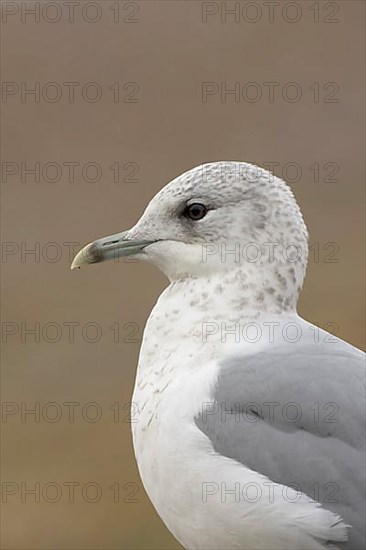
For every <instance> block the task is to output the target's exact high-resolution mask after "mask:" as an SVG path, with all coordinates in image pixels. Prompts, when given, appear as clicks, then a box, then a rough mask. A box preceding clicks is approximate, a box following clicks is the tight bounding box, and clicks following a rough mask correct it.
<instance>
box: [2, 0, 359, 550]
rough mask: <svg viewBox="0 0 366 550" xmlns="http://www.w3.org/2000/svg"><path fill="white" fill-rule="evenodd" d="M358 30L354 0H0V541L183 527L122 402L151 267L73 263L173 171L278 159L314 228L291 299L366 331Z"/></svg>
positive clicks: (20, 545) (149, 292) (140, 537)
mask: <svg viewBox="0 0 366 550" xmlns="http://www.w3.org/2000/svg"><path fill="white" fill-rule="evenodd" d="M364 36H365V30H364V4H363V2H358V1H347V2H346V1H336V2H308V1H298V2H283V1H281V2H256V1H255V2H200V1H154V0H148V1H138V2H124V1H123V2H122V1H121V2H118V1H112V0H111V1H109V0H106V1H98V2H84V1H83V0H79V1H78V2H63V1H61V0H60V1H57V2H11V1H6V2H5V1H4V2H2V24H1V50H2V54H1V55H2V90H1V92H2V95H1V108H2V139H3V142H2V150H1V153H2V158H1V161H2V164H1V169H2V183H1V185H2V199H3V200H2V209H3V210H2V214H3V216H2V224H3V225H2V240H3V246H2V272H3V276H2V282H3V294H2V322H3V324H2V342H3V343H2V349H3V355H2V387H3V395H2V398H3V410H2V424H1V428H2V443H3V445H2V500H3V503H2V535H1V536H2V541H1V543H2V548H4V549H9V550H10V549H17V550H18V549H19V550H20V549H22V550H30V549H37V550H40V549H41V550H43V549H57V550H66V549H69V550H71V549H72V550H81V549H83V550H91V549H97V548H98V549H99V548H100V549H111V550H112V549H113V550H117V549H154V548H156V549H157V548H179V545H178V544H177V543H176V541H175V540H174V539H173V537H172V536H171V535H170V534H169V532H168V531H167V529H166V528H165V527H164V525H163V524H162V522H161V521H160V519H159V517H158V516H157V514H156V513H155V511H154V509H153V507H152V505H151V504H150V502H149V500H148V499H147V497H146V495H145V493H144V490H143V488H142V486H141V482H140V479H139V475H138V472H137V468H136V464H135V460H134V457H133V451H132V443H131V435H130V418H129V414H128V409H129V405H128V403H129V401H130V399H131V394H132V389H133V383H134V374H135V367H136V363H137V358H138V352H139V346H140V342H141V337H142V331H143V327H144V323H145V320H146V318H147V317H148V315H149V312H150V310H151V308H152V306H153V304H154V302H155V300H156V298H157V296H158V295H159V293H160V292H161V291H162V289H163V288H164V287H165V285H166V284H167V281H166V280H165V278H164V276H163V275H162V274H160V273H159V272H158V271H157V270H155V269H154V268H153V267H152V266H149V265H144V264H141V263H136V262H131V261H129V262H127V261H126V262H119V263H118V264H114V263H113V262H110V263H107V264H102V265H97V266H92V267H90V268H88V269H85V270H81V271H77V272H75V271H74V272H71V271H70V269H69V265H70V261H71V258H72V255H73V252H74V251H76V250H78V249H79V247H80V246H81V245H84V244H85V243H87V242H89V241H91V240H93V239H95V238H97V237H100V236H104V235H108V234H111V233H114V232H117V231H120V230H123V229H124V228H128V227H130V226H131V225H132V224H134V223H135V222H136V220H137V219H138V217H139V216H140V214H141V212H142V211H143V209H144V207H145V205H146V204H147V202H148V201H149V200H150V199H151V197H153V196H154V194H155V193H156V192H157V191H158V190H159V189H160V188H161V187H162V186H163V185H164V184H165V183H167V182H168V181H169V180H171V179H172V178H173V177H175V176H177V175H178V174H180V173H181V172H184V171H185V170H187V169H189V168H191V167H193V166H195V165H197V164H201V163H202V162H207V161H213V160H243V161H248V162H253V163H256V164H259V165H262V166H267V167H268V166H272V169H273V170H274V172H275V173H276V174H277V175H279V176H281V177H284V178H285V179H287V181H288V182H289V183H290V185H291V187H292V189H293V191H294V192H295V195H296V197H297V199H298V201H299V203H300V205H301V208H302V211H303V213H304V217H305V220H306V222H307V225H308V227H309V230H310V243H311V253H310V263H309V268H308V272H307V278H306V283H305V287H304V290H303V292H302V295H301V300H300V305H299V311H300V314H301V315H302V316H304V317H305V318H307V319H309V320H311V321H312V322H314V323H319V324H320V325H321V326H324V327H326V328H327V327H328V330H331V331H335V332H336V333H337V334H338V335H339V336H340V337H342V338H344V339H345V340H347V341H349V342H351V343H352V344H354V345H356V346H359V347H363V330H362V325H363V307H364V299H363V248H364V242H363V223H364V217H363V202H364V196H363V180H364V153H363V151H364V141H363V135H364V122H363V120H364V111H363V101H364V99H363V97H364V69H363V63H364V53H363V51H364ZM32 411H33V412H32ZM132 420H133V421H134V420H137V418H132Z"/></svg>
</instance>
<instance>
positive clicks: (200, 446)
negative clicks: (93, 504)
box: [71, 161, 365, 550]
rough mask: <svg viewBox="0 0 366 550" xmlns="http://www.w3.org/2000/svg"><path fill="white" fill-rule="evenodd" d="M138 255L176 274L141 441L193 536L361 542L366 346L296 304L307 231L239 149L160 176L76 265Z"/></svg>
mask: <svg viewBox="0 0 366 550" xmlns="http://www.w3.org/2000/svg"><path fill="white" fill-rule="evenodd" d="M125 256H132V257H134V258H136V259H137V260H142V261H147V262H150V263H152V264H154V265H155V266H157V267H158V268H159V269H160V270H161V271H162V272H163V273H164V274H165V275H166V277H167V278H168V284H167V287H166V288H165V289H164V291H163V292H162V294H161V295H160V297H159V298H158V300H157V302H156V304H155V306H154V308H153V310H152V312H151V314H150V316H149V318H148V320H147V323H146V326H145V330H144V336H143V341H142V345H141V350H140V355H139V360H138V366H137V373H136V380H135V387H134V392H133V398H132V402H133V406H134V407H135V409H134V410H136V408H137V410H138V422H136V423H134V424H132V435H133V446H134V452H135V457H136V461H137V465H138V469H139V473H140V476H141V479H142V482H143V485H144V487H145V489H146V492H147V494H148V496H149V498H150V500H151V501H152V503H153V505H154V507H155V509H156V510H157V512H158V514H159V516H160V517H161V519H162V520H163V522H164V523H165V525H166V527H167V528H168V529H169V530H170V531H171V533H172V534H173V535H174V536H175V538H176V539H177V540H178V542H179V543H180V544H181V545H182V546H183V547H184V548H186V549H205V550H206V549H243V550H249V549H250V550H253V549H255V550H275V549H291V550H300V549H301V550H304V549H305V550H310V549H311V550H313V549H319V550H320V549H324V548H332V549H336V548H338V549H344V550H361V549H364V548H365V527H364V524H365V522H364V520H365V362H364V357H365V356H364V353H363V352H362V351H361V350H359V349H357V348H356V347H354V346H352V345H350V344H349V343H347V342H345V341H343V340H341V339H340V338H338V337H335V336H334V335H331V334H329V333H328V332H326V331H325V330H323V329H321V328H320V327H318V326H316V325H314V324H312V323H310V322H308V321H306V320H305V319H303V318H302V317H300V315H298V313H297V301H298V296H299V293H300V291H301V288H302V285H303V281H304V277H305V272H306V267H307V261H308V231H307V228H306V225H305V222H304V219H303V216H302V214H301V211H300V208H299V206H298V204H297V201H296V199H295V197H294V194H293V192H292V190H291V189H290V187H289V186H288V185H287V184H286V183H285V182H284V181H283V180H282V179H280V178H278V177H276V176H275V175H274V174H272V173H271V172H269V171H267V170H265V169H264V168H261V167H259V166H256V165H254V164H249V163H246V162H242V161H217V162H209V163H205V164H202V165H200V166H196V167H194V168H191V169H190V170H188V171H186V172H184V173H183V174H181V175H179V176H178V177H176V178H175V179H173V180H172V181H171V182H170V183H168V184H167V185H165V186H164V187H163V188H162V189H161V190H160V191H159V192H158V193H157V194H156V195H155V196H154V197H153V198H152V200H151V201H150V203H149V204H148V205H147V207H146V209H145V211H144V212H143V214H142V216H141V218H140V219H139V220H138V222H137V223H136V224H135V225H134V226H133V227H132V228H131V229H129V230H127V231H123V232H120V233H116V234H115V235H111V236H108V237H104V238H102V239H98V240H96V241H94V242H91V243H90V244H88V245H87V246H85V247H84V248H83V249H82V250H81V251H80V252H79V253H78V254H77V255H76V256H75V258H74V261H73V263H72V266H71V267H72V268H79V267H81V266H84V265H87V264H93V263H100V262H103V261H105V260H109V259H115V260H116V259H118V258H121V257H125Z"/></svg>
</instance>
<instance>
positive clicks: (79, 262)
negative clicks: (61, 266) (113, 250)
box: [70, 243, 100, 269]
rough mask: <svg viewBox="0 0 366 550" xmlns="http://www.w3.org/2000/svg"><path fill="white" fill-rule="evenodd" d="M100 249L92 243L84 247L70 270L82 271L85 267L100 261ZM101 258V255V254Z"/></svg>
mask: <svg viewBox="0 0 366 550" xmlns="http://www.w3.org/2000/svg"><path fill="white" fill-rule="evenodd" d="M98 252H99V249H98V247H97V246H96V245H95V243H90V244H87V245H86V246H84V248H82V249H81V250H79V252H78V253H77V254H76V256H75V258H74V259H73V261H72V264H71V266H70V269H80V268H81V266H83V265H88V264H92V263H95V262H98V261H99V258H98ZM99 256H100V254H99Z"/></svg>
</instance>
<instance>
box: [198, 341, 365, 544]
mask: <svg viewBox="0 0 366 550" xmlns="http://www.w3.org/2000/svg"><path fill="white" fill-rule="evenodd" d="M340 343H341V346H336V349H332V346H331V345H324V344H323V345H321V344H316V345H309V344H308V343H307V344H301V343H299V345H296V346H295V347H294V348H293V349H292V348H291V346H283V349H282V350H281V348H280V347H277V348H276V350H275V349H274V350H273V352H268V353H266V352H262V353H257V354H255V355H252V356H238V357H235V358H234V357H232V358H231V359H230V360H227V361H226V362H224V363H223V364H222V365H220V373H219V377H218V381H217V385H216V387H215V388H214V394H213V402H214V403H215V406H213V405H212V404H211V405H210V407H208V408H206V410H203V411H202V412H201V413H200V415H199V416H197V417H196V418H195V421H196V424H197V426H198V427H199V428H200V430H201V431H202V432H204V433H205V434H206V435H207V436H208V437H209V439H210V440H211V442H212V445H213V447H214V450H215V451H216V452H218V453H220V454H222V455H224V456H226V457H229V458H232V459H234V460H236V461H239V462H241V463H242V464H244V465H245V466H247V467H249V468H251V469H253V470H255V471H257V472H259V473H261V474H263V475H266V476H267V477H268V478H270V479H271V480H272V481H274V482H275V483H280V484H283V485H287V486H292V487H294V488H296V489H298V490H299V491H301V492H303V493H305V494H307V495H308V496H309V497H311V498H312V499H314V500H317V501H318V502H321V504H322V505H323V506H324V507H325V508H328V509H330V510H332V511H334V512H336V513H338V514H339V515H340V516H342V518H343V519H344V521H345V522H346V523H348V524H349V525H351V526H352V529H350V532H349V540H348V542H347V543H341V544H339V547H340V548H342V549H349V550H361V549H362V550H363V549H364V548H365V527H364V524H365V365H364V355H363V353H362V352H360V351H359V350H357V349H356V348H353V347H352V346H350V345H348V344H346V343H345V342H342V341H341V342H340Z"/></svg>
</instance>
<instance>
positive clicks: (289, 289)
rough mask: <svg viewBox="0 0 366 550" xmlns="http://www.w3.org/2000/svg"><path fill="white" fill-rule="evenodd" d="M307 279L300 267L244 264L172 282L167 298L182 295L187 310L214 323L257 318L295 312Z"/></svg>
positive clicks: (280, 264) (296, 265) (279, 264)
mask: <svg viewBox="0 0 366 550" xmlns="http://www.w3.org/2000/svg"><path fill="white" fill-rule="evenodd" d="M303 278H304V269H303V267H302V265H300V264H288V263H287V264H284V263H273V264H267V265H266V264H256V265H242V266H238V267H235V268H231V269H230V270H227V271H220V272H218V273H213V274H211V275H205V276H202V277H185V278H182V279H179V280H176V281H174V282H172V283H171V284H170V285H169V287H168V288H167V289H166V291H165V292H164V294H163V295H162V296H164V298H165V299H168V300H169V299H170V298H173V299H174V297H176V296H178V295H179V300H181V299H182V298H183V300H184V304H185V308H187V309H188V310H189V309H191V310H192V311H195V312H196V313H197V314H199V313H202V314H203V315H205V316H206V317H207V313H208V312H209V314H210V317H211V318H215V320H221V319H227V317H228V312H230V316H231V318H234V317H235V320H242V319H256V318H258V317H260V316H261V315H262V314H274V315H280V314H282V313H290V312H296V305H297V300H298V296H299V292H300V290H301V286H302V282H303Z"/></svg>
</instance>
